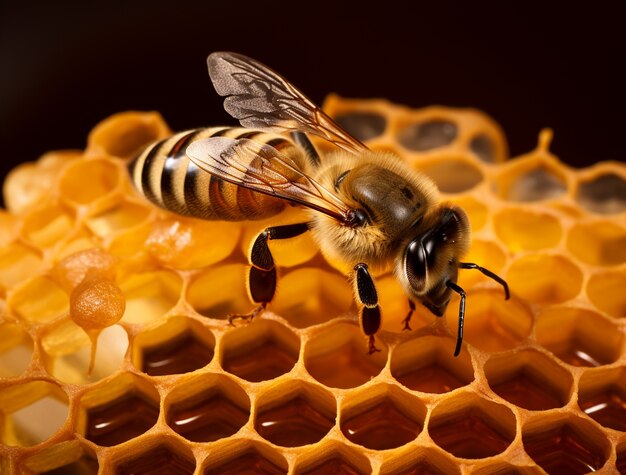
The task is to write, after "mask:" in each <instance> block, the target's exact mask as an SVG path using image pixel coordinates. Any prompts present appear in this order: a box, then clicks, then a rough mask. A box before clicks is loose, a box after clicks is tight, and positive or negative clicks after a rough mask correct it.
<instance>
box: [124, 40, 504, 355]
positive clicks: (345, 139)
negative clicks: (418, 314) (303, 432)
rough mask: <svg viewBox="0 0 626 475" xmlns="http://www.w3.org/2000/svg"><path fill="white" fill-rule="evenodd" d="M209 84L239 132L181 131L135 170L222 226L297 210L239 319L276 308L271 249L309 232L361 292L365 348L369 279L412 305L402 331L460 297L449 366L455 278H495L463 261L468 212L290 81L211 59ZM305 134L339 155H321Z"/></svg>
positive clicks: (151, 186)
mask: <svg viewBox="0 0 626 475" xmlns="http://www.w3.org/2000/svg"><path fill="white" fill-rule="evenodd" d="M207 63H208V69H209V76H210V78H211V81H212V82H213V86H214V87H215V89H216V91H217V93H218V94H219V95H221V96H225V99H224V108H225V109H226V111H227V112H228V113H229V114H230V115H231V116H232V117H234V118H235V119H238V120H239V121H240V124H241V125H242V126H243V128H228V127H218V128H208V129H197V130H191V131H187V132H182V133H179V134H177V135H174V136H173V137H171V138H168V139H165V140H163V141H161V142H159V143H156V144H154V145H152V146H150V147H148V148H147V149H146V150H145V151H144V152H143V153H141V154H140V155H139V156H138V157H137V158H136V159H135V160H134V161H133V162H132V163H131V164H130V172H131V175H132V177H133V182H134V183H135V185H136V187H137V188H138V190H139V191H140V192H142V193H143V194H144V195H145V196H146V197H147V198H148V199H149V200H151V201H152V202H154V203H156V204H157V205H159V206H162V207H164V208H166V209H168V210H171V211H174V212H176V213H179V214H184V215H190V216H195V217H198V218H204V219H215V220H233V221H241V220H249V219H262V218H268V217H271V216H274V215H276V214H278V213H279V212H280V211H281V210H282V209H283V208H284V207H285V205H286V204H292V205H296V206H300V207H302V208H303V209H304V210H305V212H306V215H307V220H306V221H305V222H302V223H296V224H288V225H283V226H274V227H268V228H267V229H265V230H264V231H263V232H261V233H260V234H259V235H258V236H257V237H256V239H255V240H254V242H253V244H252V247H251V250H250V257H249V261H250V272H249V274H248V290H249V293H250V297H251V299H252V301H253V302H254V303H255V307H254V308H253V309H252V310H251V311H250V312H249V313H247V314H243V315H231V316H230V317H229V318H230V321H231V322H232V320H233V319H234V318H244V319H248V320H250V319H252V318H254V317H255V316H257V315H259V314H260V313H262V312H263V311H264V310H265V309H266V307H267V305H268V304H269V303H270V302H271V301H272V298H273V297H274V293H275V290H276V282H277V275H276V265H275V263H274V259H273V257H272V254H271V251H270V249H269V246H268V241H270V240H276V239H289V238H292V237H295V236H298V235H300V234H303V233H305V232H311V233H312V236H313V238H314V240H315V241H316V242H317V244H318V245H319V248H320V250H321V252H322V253H323V254H324V255H325V256H326V257H327V258H328V259H329V260H330V261H332V262H335V263H336V262H339V263H342V265H343V270H344V271H345V272H346V273H347V274H348V275H349V277H350V278H351V280H352V282H353V284H354V294H355V298H356V301H357V303H358V305H359V307H360V324H361V328H362V330H363V332H364V333H365V335H366V336H367V337H368V349H369V352H370V353H372V352H374V351H378V349H377V348H376V346H375V338H374V336H375V335H376V333H377V332H378V329H379V328H380V324H381V311H380V307H379V302H378V295H377V292H376V286H375V283H374V278H373V275H375V274H376V273H379V272H385V271H393V273H394V275H395V277H396V278H397V280H398V281H399V283H400V284H401V286H402V288H403V289H404V292H405V293H406V296H407V298H408V304H409V310H408V313H407V315H406V317H405V318H404V320H403V325H404V328H405V329H410V326H409V322H410V320H411V316H412V314H413V312H414V310H415V308H416V307H415V302H421V303H422V304H423V305H424V306H425V307H426V308H428V309H429V310H430V311H431V312H432V313H433V314H434V315H436V316H438V317H441V316H443V314H444V312H445V311H446V308H447V306H448V304H449V302H450V298H451V296H452V294H453V293H456V294H458V295H459V296H460V304H459V312H458V326H457V340H456V347H455V350H454V355H455V356H458V354H459V352H460V350H461V345H462V342H463V323H464V317H465V299H466V295H465V291H464V290H463V289H462V288H461V287H460V286H459V285H458V284H457V276H458V270H459V269H476V270H478V271H480V272H482V273H483V274H485V275H486V276H488V277H490V278H491V279H493V280H495V281H496V282H497V283H499V284H500V285H501V286H502V287H503V289H504V294H505V298H507V299H508V298H509V288H508V285H507V283H506V282H505V281H504V280H503V279H502V278H500V277H498V276H497V275H496V274H494V273H493V272H491V271H489V270H487V269H485V268H483V267H481V266H479V265H477V264H474V263H470V262H462V261H461V259H462V257H463V256H464V255H465V253H466V252H467V249H468V247H469V242H470V229H469V222H468V218H467V216H466V214H465V212H464V211H463V210H462V209H461V208H459V207H458V206H455V205H453V204H446V203H440V202H439V199H438V190H437V187H436V186H435V184H434V183H433V182H432V180H430V179H429V178H428V177H427V176H425V175H423V174H421V173H419V172H418V171H416V170H414V169H412V168H410V167H409V166H408V165H406V164H405V163H404V162H403V161H402V160H401V159H400V158H399V157H397V156H395V155H393V154H392V153H389V152H381V151H373V150H370V149H368V148H367V147H366V146H365V145H364V144H363V143H361V142H360V141H359V140H357V139H356V138H354V137H352V136H351V135H350V134H348V133H347V132H346V131H344V130H342V129H341V127H340V126H339V125H338V124H337V123H335V122H334V121H333V120H332V119H331V118H330V117H329V116H328V115H326V114H325V113H324V112H323V111H322V110H321V109H320V108H319V107H318V106H316V105H315V104H314V103H312V102H311V101H310V100H309V99H308V98H307V97H306V96H304V94H302V93H301V92H300V91H299V90H298V89H296V88H295V87H294V86H293V85H292V84H291V83H290V82H289V81H287V80H286V79H284V78H283V77H282V76H280V75H279V74H277V73H276V72H274V71H273V70H271V69H269V68H268V67H267V66H265V65H263V64H261V63H259V62H258V61H256V60H253V59H251V58H248V57H246V56H243V55H240V54H235V53H228V52H217V53H213V54H211V55H209V57H208V60H207ZM307 134H311V135H316V136H319V137H322V138H323V139H325V140H327V141H328V142H330V143H331V144H333V145H335V146H336V147H337V149H338V150H337V151H335V152H333V153H330V154H326V155H324V156H320V154H319V153H318V152H317V151H316V149H315V147H314V146H313V144H312V143H311V142H310V140H309V139H308V137H307Z"/></svg>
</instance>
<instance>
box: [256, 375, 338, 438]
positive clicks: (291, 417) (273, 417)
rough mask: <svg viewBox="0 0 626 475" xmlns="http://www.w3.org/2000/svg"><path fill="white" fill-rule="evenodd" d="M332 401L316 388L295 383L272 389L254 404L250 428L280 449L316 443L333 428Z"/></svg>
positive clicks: (332, 398) (302, 383) (331, 396)
mask: <svg viewBox="0 0 626 475" xmlns="http://www.w3.org/2000/svg"><path fill="white" fill-rule="evenodd" d="M336 417H337V416H336V402H335V398H334V397H333V395H332V394H331V393H329V392H328V391H326V390H324V389H321V388H320V387H318V386H313V385H312V384H308V383H305V382H303V381H299V380H291V381H289V382H287V383H283V384H280V385H278V386H274V387H272V388H271V389H269V390H268V391H267V392H265V393H263V394H261V395H260V396H259V398H258V400H257V408H256V412H255V418H254V428H255V429H256V431H257V432H258V434H259V435H260V436H261V437H263V438H264V439H267V440H268V441H270V442H272V443H273V444H276V445H280V446H282V447H300V446H302V445H309V444H314V443H316V442H319V441H320V440H322V439H323V438H324V436H325V435H326V434H327V433H328V431H330V429H332V428H333V427H334V426H335V419H336Z"/></svg>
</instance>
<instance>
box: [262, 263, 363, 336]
mask: <svg viewBox="0 0 626 475" xmlns="http://www.w3.org/2000/svg"><path fill="white" fill-rule="evenodd" d="M278 285H279V287H278V291H277V293H276V298H275V300H274V301H273V302H272V305H271V309H272V310H273V311H275V312H276V313H278V314H279V315H281V316H282V317H284V318H286V319H287V320H288V321H289V323H290V324H292V325H293V326H295V327H296V328H305V327H308V326H311V325H315V324H317V323H323V322H327V321H328V320H330V319H332V318H334V317H337V316H339V315H342V314H344V313H346V312H347V311H348V310H349V309H350V307H351V306H352V303H353V301H354V297H353V296H352V287H351V286H350V284H349V282H348V281H347V279H346V278H345V277H344V276H342V275H339V274H337V273H335V272H328V271H323V270H321V269H317V268H314V267H306V268H301V269H296V270H293V271H291V272H289V273H288V274H286V275H284V276H281V277H280V281H279V284H278Z"/></svg>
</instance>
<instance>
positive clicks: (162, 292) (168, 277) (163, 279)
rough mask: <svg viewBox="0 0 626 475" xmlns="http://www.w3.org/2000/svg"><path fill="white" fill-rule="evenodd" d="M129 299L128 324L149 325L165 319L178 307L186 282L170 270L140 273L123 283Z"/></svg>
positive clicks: (125, 293) (122, 285)
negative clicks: (166, 315) (168, 313)
mask: <svg viewBox="0 0 626 475" xmlns="http://www.w3.org/2000/svg"><path fill="white" fill-rule="evenodd" d="M120 288H121V289H122V292H123V294H124V297H125V298H126V312H125V313H124V316H123V317H122V321H124V322H126V323H149V322H155V321H158V320H160V319H161V318H163V316H164V315H165V314H166V313H167V312H168V310H170V309H171V308H172V307H174V306H175V305H176V303H177V302H178V299H179V298H180V295H181V290H182V281H181V279H180V277H179V276H178V275H177V274H175V273H173V272H170V271H165V270H161V271H156V272H144V273H136V274H134V275H131V276H129V277H127V278H126V279H124V280H122V281H121V282H120Z"/></svg>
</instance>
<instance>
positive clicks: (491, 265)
mask: <svg viewBox="0 0 626 475" xmlns="http://www.w3.org/2000/svg"><path fill="white" fill-rule="evenodd" d="M463 260H464V261H465V262H475V263H477V264H480V265H481V266H482V267H484V268H486V269H489V270H490V271H491V272H495V273H496V274H498V273H499V272H501V271H502V268H503V267H504V265H505V264H506V262H507V256H506V254H505V252H504V251H503V250H502V247H501V245H500V244H498V242H497V241H486V240H483V239H479V238H474V239H472V243H471V244H470V249H469V251H468V253H467V254H466V255H465V257H464V258H463ZM478 282H490V283H492V284H493V279H491V278H490V277H488V276H486V275H484V274H483V273H482V272H477V271H476V270H472V269H469V270H461V272H460V273H459V276H458V281H457V283H458V284H459V285H460V286H461V287H462V288H464V289H469V288H471V287H473V286H474V285H476V284H477V283H478Z"/></svg>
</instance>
